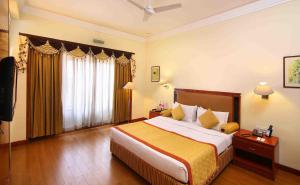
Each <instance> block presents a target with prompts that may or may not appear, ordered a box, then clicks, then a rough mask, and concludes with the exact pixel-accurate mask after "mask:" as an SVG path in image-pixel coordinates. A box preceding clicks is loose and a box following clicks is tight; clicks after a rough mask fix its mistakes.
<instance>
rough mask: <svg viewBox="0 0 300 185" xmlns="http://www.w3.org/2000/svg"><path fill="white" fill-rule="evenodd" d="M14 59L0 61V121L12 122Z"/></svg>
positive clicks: (15, 70)
mask: <svg viewBox="0 0 300 185" xmlns="http://www.w3.org/2000/svg"><path fill="white" fill-rule="evenodd" d="M17 75H18V71H17V69H16V64H15V59H14V57H6V58H3V59H2V60H1V61H0V120H1V121H12V119H13V115H14V108H15V105H16V100H17V96H16V95H17V79H18V77H17Z"/></svg>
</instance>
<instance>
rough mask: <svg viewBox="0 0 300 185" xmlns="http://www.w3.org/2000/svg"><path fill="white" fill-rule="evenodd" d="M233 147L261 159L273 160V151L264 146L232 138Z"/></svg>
mask: <svg viewBox="0 0 300 185" xmlns="http://www.w3.org/2000/svg"><path fill="white" fill-rule="evenodd" d="M233 146H234V147H236V148H239V149H241V150H245V151H248V152H251V153H253V154H257V155H259V156H262V157H266V158H269V159H273V157H274V156H273V154H274V150H273V148H272V147H268V146H265V145H264V144H262V143H261V144H260V143H254V142H252V141H248V140H245V139H240V138H236V137H234V138H233Z"/></svg>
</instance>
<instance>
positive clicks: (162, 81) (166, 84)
mask: <svg viewBox="0 0 300 185" xmlns="http://www.w3.org/2000/svg"><path fill="white" fill-rule="evenodd" d="M158 84H159V85H161V86H163V87H164V88H166V89H168V88H169V86H170V82H169V81H167V80H161V81H159V82H158Z"/></svg>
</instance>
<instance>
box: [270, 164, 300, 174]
mask: <svg viewBox="0 0 300 185" xmlns="http://www.w3.org/2000/svg"><path fill="white" fill-rule="evenodd" d="M276 165H277V167H278V168H279V169H281V170H283V171H286V172H289V173H292V174H295V175H298V176H300V170H297V169H295V168H291V167H289V166H285V165H282V164H279V163H277V164H276Z"/></svg>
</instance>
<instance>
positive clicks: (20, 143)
mask: <svg viewBox="0 0 300 185" xmlns="http://www.w3.org/2000/svg"><path fill="white" fill-rule="evenodd" d="M27 143H29V141H28V140H20V141H14V142H12V143H11V146H12V147H13V146H19V145H24V144H27Z"/></svg>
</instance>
